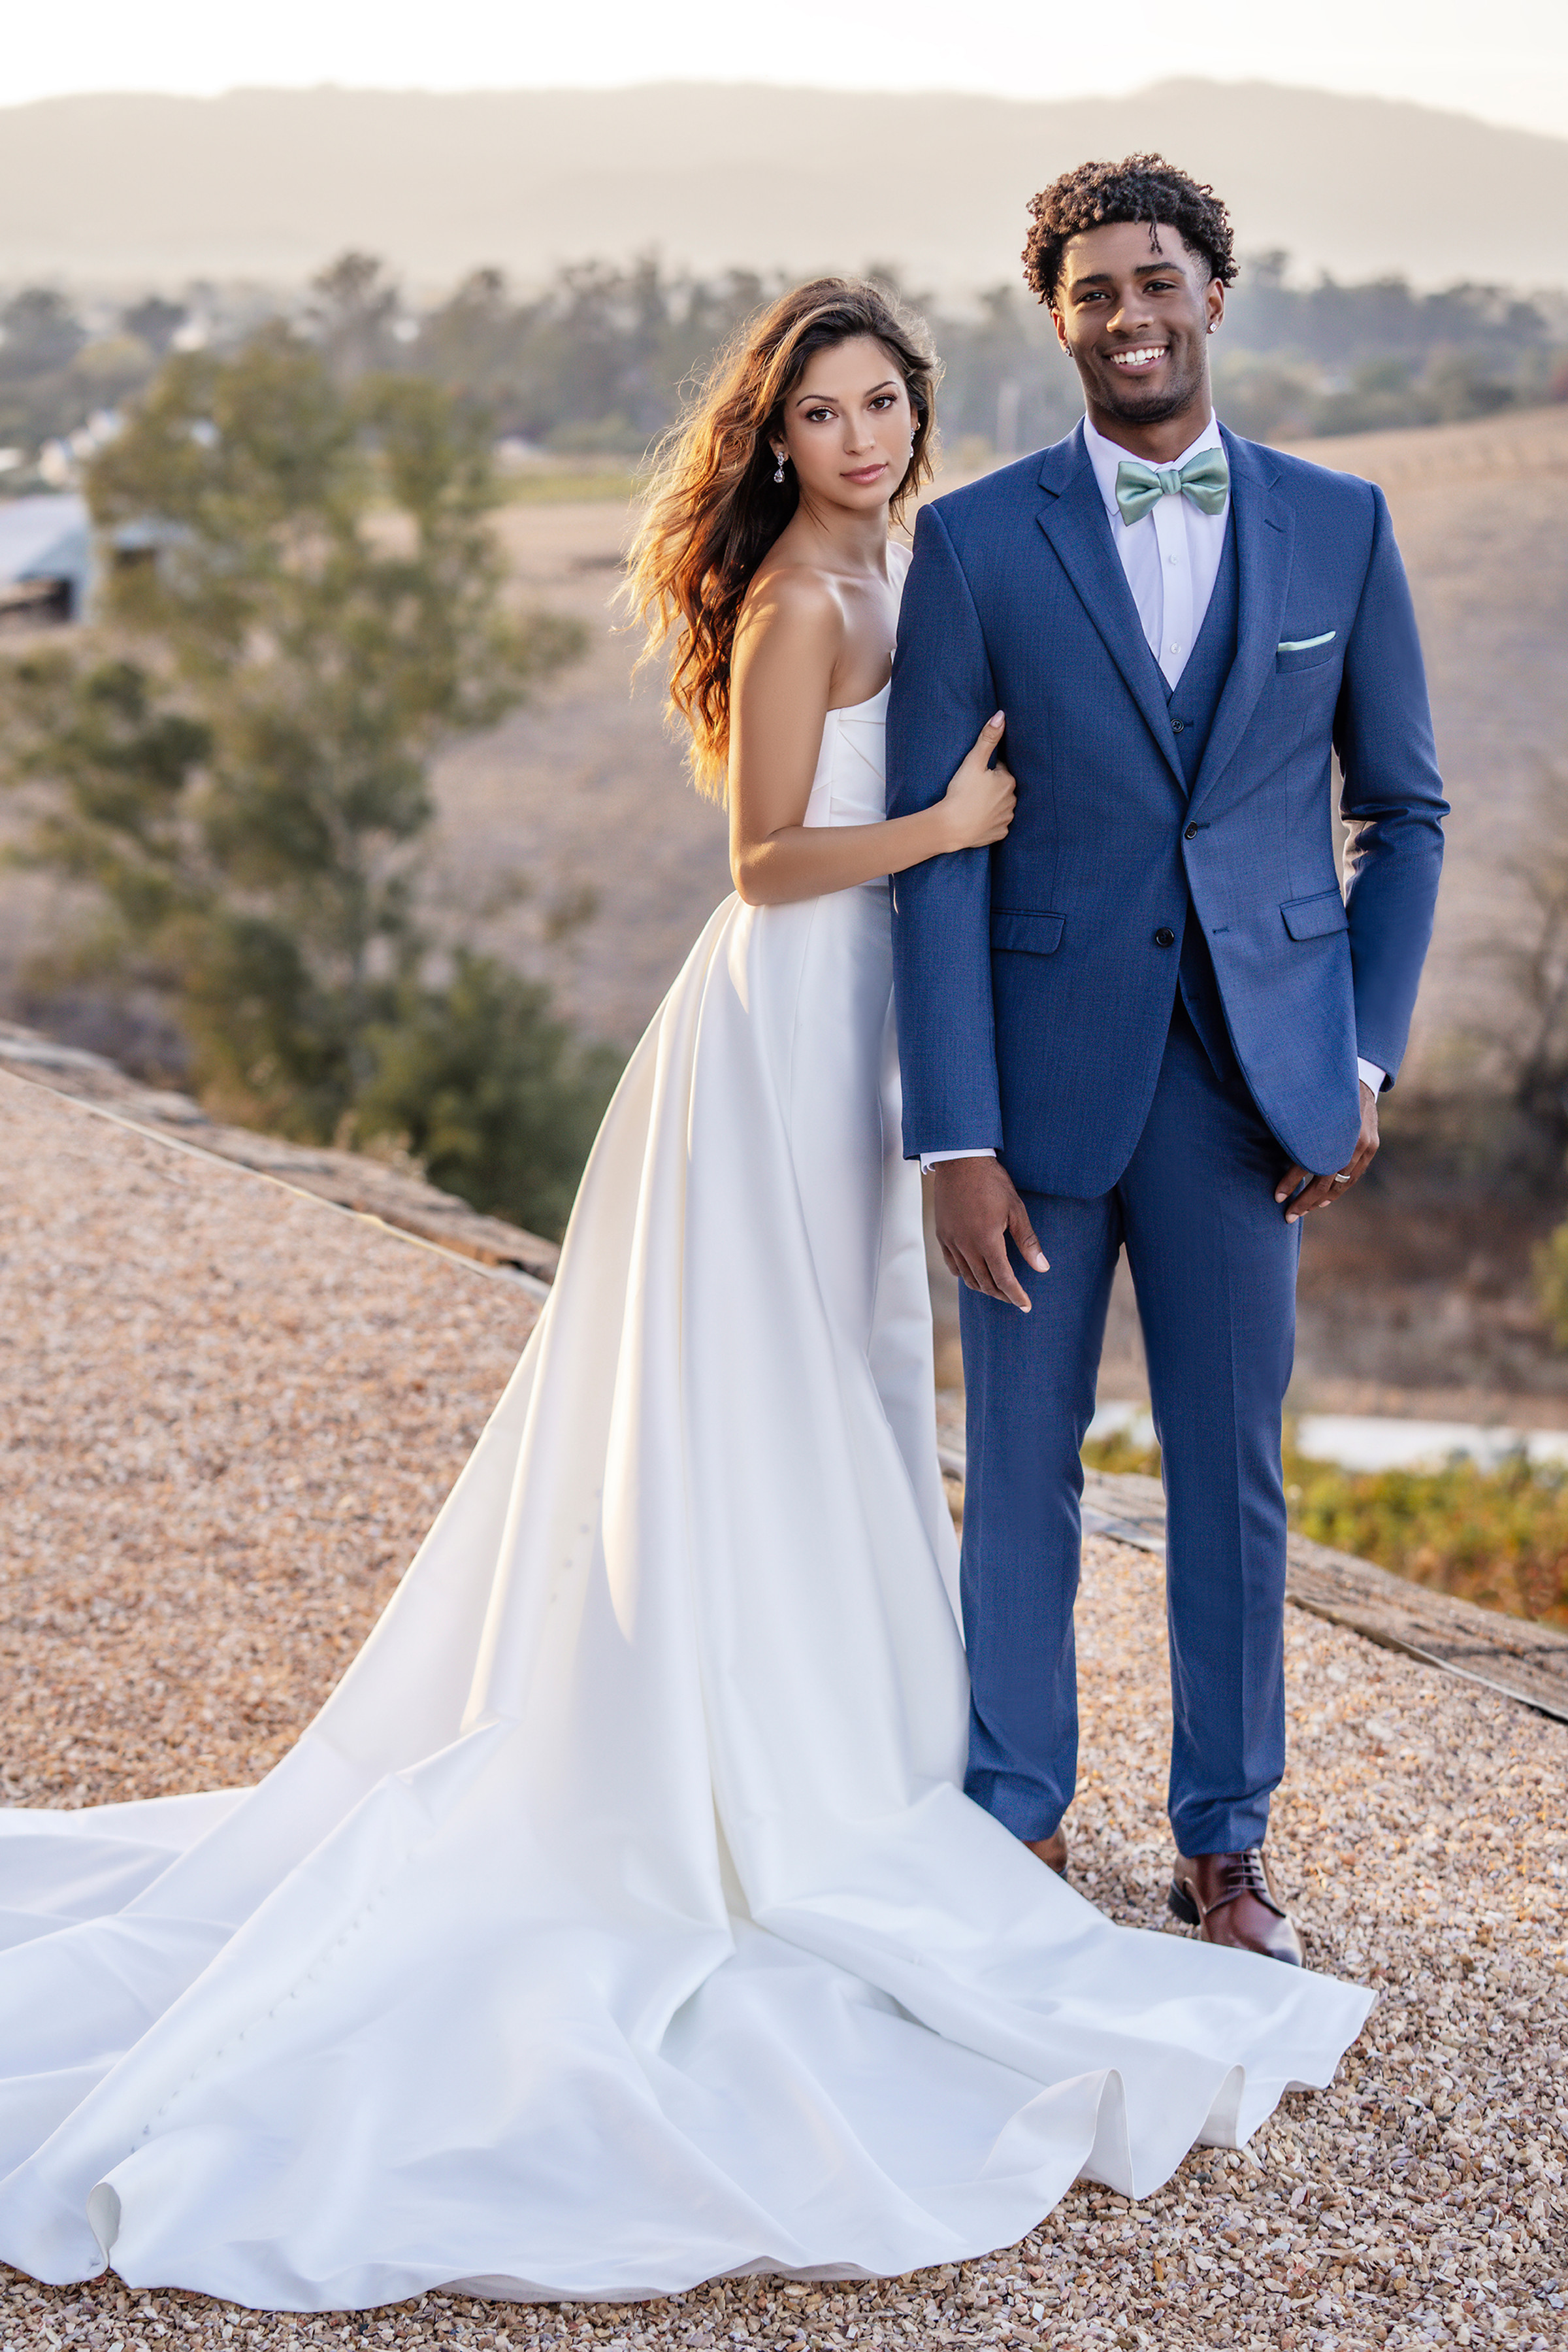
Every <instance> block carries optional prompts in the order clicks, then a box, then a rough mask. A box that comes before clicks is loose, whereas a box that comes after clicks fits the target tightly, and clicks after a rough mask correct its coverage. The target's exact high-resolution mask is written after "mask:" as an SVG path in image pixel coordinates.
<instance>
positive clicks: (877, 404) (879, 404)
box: [872, 392, 898, 408]
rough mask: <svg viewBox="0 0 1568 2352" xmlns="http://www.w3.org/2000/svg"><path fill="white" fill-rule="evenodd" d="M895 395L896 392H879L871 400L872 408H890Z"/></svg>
mask: <svg viewBox="0 0 1568 2352" xmlns="http://www.w3.org/2000/svg"><path fill="white" fill-rule="evenodd" d="M897 397H898V395H897V394H896V393H892V392H879V393H878V394H876V396H875V398H874V399H873V402H872V406H873V408H891V407H892V406H893V404H894V401H895V400H896V399H897Z"/></svg>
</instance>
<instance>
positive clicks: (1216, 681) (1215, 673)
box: [1151, 506, 1241, 1079]
mask: <svg viewBox="0 0 1568 2352" xmlns="http://www.w3.org/2000/svg"><path fill="white" fill-rule="evenodd" d="M1239 602H1240V597H1239V577H1238V572H1237V563H1236V509H1235V507H1234V506H1232V508H1231V509H1230V512H1229V514H1228V517H1227V518H1226V525H1225V546H1224V549H1223V551H1222V552H1221V554H1220V558H1219V570H1218V573H1217V574H1216V575H1215V582H1214V593H1213V594H1212V595H1211V596H1210V598H1209V600H1208V610H1207V613H1206V614H1204V616H1203V626H1202V627H1201V628H1200V629H1199V631H1198V633H1197V644H1196V645H1195V646H1194V647H1193V649H1192V652H1191V654H1190V655H1189V656H1188V658H1187V665H1186V668H1185V669H1184V670H1183V672H1182V674H1181V676H1180V677H1179V678H1178V679H1177V681H1176V685H1175V686H1174V687H1169V686H1166V683H1165V677H1164V674H1163V673H1162V675H1161V677H1160V684H1161V686H1162V687H1163V688H1164V689H1165V698H1166V708H1167V709H1168V710H1169V712H1170V723H1171V730H1172V732H1173V734H1174V735H1175V738H1176V757H1177V759H1178V760H1179V761H1181V768H1182V773H1183V775H1185V776H1186V788H1187V791H1188V792H1189V793H1190V792H1191V791H1192V788H1193V786H1194V784H1195V783H1196V782H1197V772H1198V770H1199V768H1200V767H1201V766H1202V764H1203V755H1204V752H1205V751H1207V748H1208V737H1209V730H1210V729H1211V728H1212V727H1213V725H1214V715H1215V713H1216V711H1217V710H1218V709H1219V698H1220V696H1221V695H1222V694H1223V693H1224V691H1225V684H1226V680H1227V679H1228V677H1229V676H1230V670H1231V665H1232V663H1233V662H1234V661H1235V659H1236V626H1237V614H1238V611H1239ZM1151 658H1152V657H1151ZM1181 993H1182V1002H1183V1003H1184V1004H1185V1005H1186V1009H1187V1012H1188V1013H1189V1014H1190V1015H1191V1018H1192V1024H1193V1027H1194V1028H1195V1029H1196V1030H1197V1034H1198V1035H1199V1037H1200V1038H1201V1039H1202V1040H1203V1047H1204V1051H1205V1052H1206V1053H1207V1055H1208V1058H1209V1060H1210V1062H1211V1063H1212V1064H1213V1065H1214V1071H1215V1075H1216V1076H1217V1077H1219V1078H1222V1079H1233V1078H1239V1077H1240V1075H1241V1073H1240V1069H1239V1065H1238V1063H1237V1060H1236V1055H1235V1052H1234V1050H1233V1049H1232V1046H1231V1043H1230V1033H1229V1030H1228V1027H1227V1025H1226V1020H1225V1007H1224V1005H1223V1004H1222V1003H1221V1002H1220V996H1219V985H1218V982H1217V981H1216V979H1215V977H1214V965H1213V961H1212V960H1211V959H1210V956H1209V952H1208V943H1207V940H1205V938H1204V936H1203V925H1202V924H1201V923H1200V922H1199V920H1198V919H1197V912H1196V910H1195V909H1194V908H1193V906H1192V902H1191V900H1190V899H1189V900H1188V902H1187V910H1186V928H1185V929H1184V930H1183V932H1182V942H1181Z"/></svg>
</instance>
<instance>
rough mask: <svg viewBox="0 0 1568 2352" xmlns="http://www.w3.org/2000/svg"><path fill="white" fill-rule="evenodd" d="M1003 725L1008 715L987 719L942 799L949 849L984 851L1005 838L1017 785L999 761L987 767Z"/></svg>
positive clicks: (999, 738)
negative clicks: (948, 835)
mask: <svg viewBox="0 0 1568 2352" xmlns="http://www.w3.org/2000/svg"><path fill="white" fill-rule="evenodd" d="M1006 724H1007V714H1006V712H1005V711H1001V710H998V713H997V715H996V717H995V718H994V719H987V721H986V723H985V725H984V726H983V727H982V728H981V730H980V731H979V733H978V734H977V736H976V738H975V748H974V750H973V751H971V752H970V753H969V754H968V757H967V759H966V760H965V761H964V764H963V766H962V767H961V768H960V769H959V770H958V772H957V773H956V775H955V777H954V778H953V781H952V782H951V783H950V784H949V785H948V787H947V789H946V793H944V794H943V796H942V802H941V807H942V814H943V815H944V816H945V817H946V819H947V822H948V826H949V830H950V835H951V838H950V839H949V841H948V844H947V846H948V848H949V849H985V848H988V847H989V845H990V844H991V843H992V842H993V841H1001V840H1004V839H1005V838H1006V835H1007V830H1008V827H1009V824H1011V823H1012V821H1013V803H1014V801H1015V800H1016V798H1017V796H1018V786H1017V785H1016V784H1015V783H1014V782H1013V780H1012V776H1011V774H1010V773H1009V771H1008V770H1007V769H1006V768H1005V767H1004V766H1003V765H1002V762H1001V761H999V760H998V761H997V764H996V766H995V767H994V768H993V767H991V766H990V765H989V764H988V762H989V761H990V757H991V754H992V752H993V751H995V750H996V748H997V745H998V743H999V742H1000V741H1001V740H1002V729H1003V727H1004V726H1005V725H1006Z"/></svg>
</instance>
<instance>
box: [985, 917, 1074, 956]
mask: <svg viewBox="0 0 1568 2352" xmlns="http://www.w3.org/2000/svg"><path fill="white" fill-rule="evenodd" d="M1066 919H1067V918H1066V916H1065V915H1036V914H1032V913H1030V914H1026V913H1022V912H1020V911H1019V910H1018V909H1015V908H1011V907H993V908H992V909H991V947H992V950H993V951H994V950H996V949H998V948H1010V949H1011V950H1013V952H1014V953H1015V954H1019V955H1054V954H1055V953H1056V950H1057V949H1058V948H1059V947H1060V946H1061V926H1062V924H1063V923H1064V922H1065V921H1066Z"/></svg>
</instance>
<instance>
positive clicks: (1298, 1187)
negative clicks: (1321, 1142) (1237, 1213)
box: [1274, 1078, 1377, 1225]
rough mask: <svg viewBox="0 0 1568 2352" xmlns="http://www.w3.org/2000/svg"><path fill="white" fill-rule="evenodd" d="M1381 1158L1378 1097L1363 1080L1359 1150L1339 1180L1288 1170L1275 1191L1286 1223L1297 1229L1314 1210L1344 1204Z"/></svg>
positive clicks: (1346, 1164)
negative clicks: (1346, 1195) (1300, 1220)
mask: <svg viewBox="0 0 1568 2352" xmlns="http://www.w3.org/2000/svg"><path fill="white" fill-rule="evenodd" d="M1376 1157H1377V1097H1376V1096H1375V1094H1374V1093H1373V1091H1372V1088H1371V1087H1369V1086H1368V1085H1367V1083H1366V1080H1365V1079H1364V1078H1363V1080H1362V1082H1361V1134H1360V1136H1359V1138H1358V1139H1357V1141H1356V1147H1355V1150H1354V1151H1353V1152H1352V1153H1351V1156H1350V1158H1349V1160H1347V1161H1346V1163H1345V1165H1344V1166H1343V1168H1342V1169H1341V1170H1340V1171H1339V1173H1338V1175H1337V1176H1314V1175H1313V1174H1312V1170H1311V1169H1310V1168H1291V1169H1289V1170H1287V1171H1286V1172H1285V1174H1284V1175H1283V1176H1281V1179H1280V1181H1279V1182H1278V1183H1277V1184H1276V1185H1275V1187H1274V1198H1275V1200H1276V1201H1279V1202H1281V1203H1282V1204H1283V1207H1284V1211H1285V1223H1287V1224H1288V1225H1293V1224H1294V1223H1295V1222H1296V1220H1297V1218H1298V1217H1304V1216H1306V1215H1307V1214H1308V1213H1309V1211H1311V1210H1312V1209H1326V1208H1327V1207H1328V1206H1329V1204H1330V1202H1333V1201H1338V1200H1342V1199H1343V1196H1344V1195H1345V1193H1346V1192H1349V1190H1350V1188H1351V1186H1352V1185H1353V1184H1355V1183H1359V1181H1360V1180H1361V1179H1362V1177H1364V1175H1365V1173H1366V1171H1367V1170H1368V1169H1369V1168H1370V1167H1371V1165H1372V1163H1373V1161H1374V1160H1375V1159H1376Z"/></svg>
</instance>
